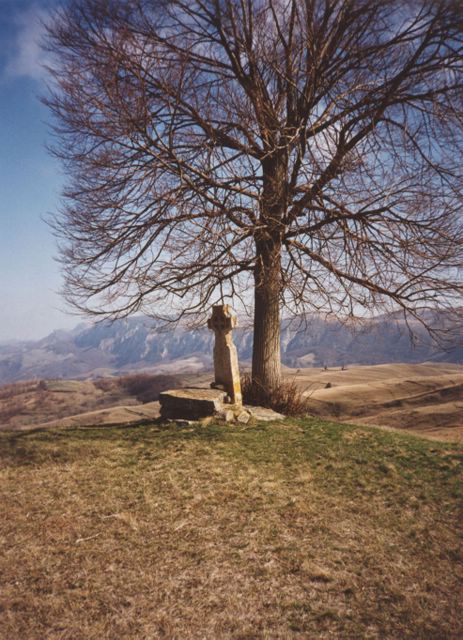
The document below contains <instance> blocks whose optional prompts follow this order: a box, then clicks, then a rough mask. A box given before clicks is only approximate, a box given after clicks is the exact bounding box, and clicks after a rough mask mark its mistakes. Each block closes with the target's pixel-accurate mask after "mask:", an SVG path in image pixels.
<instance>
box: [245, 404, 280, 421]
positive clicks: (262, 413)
mask: <svg viewBox="0 0 463 640" xmlns="http://www.w3.org/2000/svg"><path fill="white" fill-rule="evenodd" d="M244 409H246V411H247V412H248V413H250V414H251V417H252V418H254V420H257V421H259V422H272V421H273V420H284V419H285V416H284V415H283V414H282V413H278V412H277V411H273V409H267V408H266V407H252V406H251V405H245V406H244Z"/></svg>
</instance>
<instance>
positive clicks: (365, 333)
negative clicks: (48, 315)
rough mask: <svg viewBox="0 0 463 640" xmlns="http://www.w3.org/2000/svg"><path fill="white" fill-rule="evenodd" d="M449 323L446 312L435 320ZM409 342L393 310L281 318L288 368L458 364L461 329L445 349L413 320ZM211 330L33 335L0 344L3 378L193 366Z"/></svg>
mask: <svg viewBox="0 0 463 640" xmlns="http://www.w3.org/2000/svg"><path fill="white" fill-rule="evenodd" d="M446 324H447V318H446V316H445V315H443V314H442V315H441V316H438V317H436V318H434V326H436V327H441V326H445V325H446ZM413 331H414V334H415V338H414V341H412V339H411V337H410V332H409V330H408V328H407V326H406V325H405V323H404V322H403V321H402V320H400V319H399V318H397V317H390V316H388V317H378V318H375V319H372V320H369V321H368V322H365V323H363V324H362V325H356V326H355V327H353V326H351V325H347V324H343V323H341V322H339V321H337V320H334V319H324V318H322V317H319V316H310V317H306V318H305V319H304V321H303V322H302V320H301V318H299V319H298V320H297V321H289V320H284V321H283V323H282V335H281V344H282V361H283V363H284V364H286V365H288V366H291V367H310V366H316V367H323V366H325V365H326V366H342V365H348V364H354V363H355V364H386V363H393V362H408V363H418V362H424V361H436V362H448V363H456V364H463V328H461V329H460V330H459V331H458V332H456V333H454V335H453V337H452V339H451V340H449V341H448V343H447V345H446V348H445V349H444V348H442V347H438V346H436V344H434V343H433V342H432V340H431V338H430V337H429V335H428V334H427V333H426V331H425V330H424V329H423V328H422V327H421V326H420V325H418V324H416V325H414V326H413ZM234 340H235V344H236V345H237V348H238V353H239V357H240V360H241V362H242V363H244V364H246V362H249V360H250V358H251V352H252V330H251V329H249V328H240V329H237V330H236V331H235V332H234ZM212 348H213V334H212V332H211V331H209V330H207V329H197V330H188V329H185V328H179V327H177V328H175V329H171V330H161V329H160V328H159V325H158V324H157V323H156V321H155V320H153V319H151V318H147V317H133V318H128V319H125V320H117V321H114V322H108V321H105V322H101V323H98V324H94V325H91V326H85V325H79V326H78V327H76V328H75V329H74V330H72V331H62V330H60V331H54V332H53V333H51V334H50V335H49V336H47V337H45V338H43V339H42V340H38V341H35V342H17V343H5V344H0V383H7V382H12V381H17V380H26V379H32V378H48V379H50V378H84V377H97V376H105V375H114V374H117V375H119V374H124V373H127V372H129V371H137V370H149V371H151V372H155V373H194V372H197V371H201V370H204V369H205V368H209V367H211V364H212Z"/></svg>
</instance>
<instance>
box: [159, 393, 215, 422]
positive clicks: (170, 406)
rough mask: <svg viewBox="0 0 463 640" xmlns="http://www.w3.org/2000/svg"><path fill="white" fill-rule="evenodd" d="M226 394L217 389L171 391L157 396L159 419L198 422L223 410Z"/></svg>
mask: <svg viewBox="0 0 463 640" xmlns="http://www.w3.org/2000/svg"><path fill="white" fill-rule="evenodd" d="M226 395H227V394H226V392H224V391H220V390H218V389H196V388H193V387H189V388H187V389H171V390H168V391H162V393H160V394H159V402H160V404H161V418H170V419H176V418H180V419H185V420H199V419H201V418H205V417H207V416H213V415H215V414H216V413H218V412H219V411H223V409H224V400H225V397H226Z"/></svg>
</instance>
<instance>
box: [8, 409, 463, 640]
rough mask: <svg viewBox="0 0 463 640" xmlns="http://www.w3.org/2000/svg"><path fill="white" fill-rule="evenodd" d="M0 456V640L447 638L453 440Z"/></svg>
mask: <svg viewBox="0 0 463 640" xmlns="http://www.w3.org/2000/svg"><path fill="white" fill-rule="evenodd" d="M0 452H1V472H0V508H1V512H2V514H7V517H2V519H1V521H0V541H1V545H2V553H1V554H0V607H1V615H0V637H1V638H2V640H3V639H5V640H16V639H18V640H19V639H21V640H22V639H26V638H27V640H35V639H37V640H39V639H40V640H43V639H44V638H47V639H49V640H58V639H59V640H71V639H72V640H91V639H95V640H96V639H98V640H104V639H111V640H112V639H115V638H130V639H157V638H169V639H179V640H180V639H182V640H183V639H198V640H199V639H200V638H201V639H211V640H216V639H218V638H220V639H233V640H244V639H251V638H252V639H282V640H283V639H284V640H286V639H288V638H317V639H318V638H340V639H343V640H344V639H349V638H351V639H358V638H370V639H373V638H388V639H389V638H391V639H392V638H394V639H396V638H397V639H398V638H401V639H402V638H409V639H417V638H419V639H425V638H434V639H435V640H442V639H443V638H445V639H447V640H450V639H457V638H461V637H462V634H463V626H462V621H461V617H460V616H461V596H462V589H461V587H462V582H461V580H462V571H461V544H460V543H461V538H460V537H459V534H460V532H461V529H460V528H459V524H458V507H459V500H460V499H461V462H462V457H463V450H462V449H461V447H458V446H457V445H449V444H448V443H447V444H445V445H444V444H439V443H431V442H428V441H424V440H421V439H419V438H414V437H410V436H406V435H405V436H402V435H398V434H395V433H391V432H384V431H377V430H373V429H370V428H367V427H365V428H364V427H354V426H342V425H335V424H331V423H324V422H321V421H316V420H299V421H292V422H289V423H287V424H283V425H282V424H279V425H266V426H257V427H254V428H247V429H245V428H233V429H231V428H230V427H225V426H216V425H209V426H208V427H202V428H199V427H198V428H188V429H183V430H181V429H178V428H175V427H172V426H171V427H163V426H162V425H158V426H149V427H139V428H136V429H127V428H119V429H116V428H112V429H103V428H102V429H93V430H71V431H59V430H53V431H47V432H30V433H17V434H11V433H10V434H6V433H4V434H0Z"/></svg>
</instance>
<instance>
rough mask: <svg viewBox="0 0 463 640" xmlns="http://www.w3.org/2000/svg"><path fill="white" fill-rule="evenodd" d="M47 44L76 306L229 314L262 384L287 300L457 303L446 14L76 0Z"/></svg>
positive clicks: (460, 24)
mask: <svg viewBox="0 0 463 640" xmlns="http://www.w3.org/2000/svg"><path fill="white" fill-rule="evenodd" d="M47 47H48V49H49V51H50V52H51V54H52V56H53V58H52V60H53V63H52V65H51V69H50V71H51V74H52V78H53V81H52V83H51V90H50V94H49V95H48V96H47V97H46V98H45V102H46V103H47V104H48V105H49V106H50V108H51V109H52V111H53V113H54V115H55V134H56V136H57V140H56V144H55V146H54V152H55V153H56V155H57V156H58V157H60V158H61V159H62V161H63V163H64V167H65V169H66V171H67V175H68V183H67V187H66V190H65V193H64V199H63V206H62V209H61V211H60V212H59V213H58V214H57V215H56V216H55V218H54V223H53V224H54V227H55V229H56V232H57V234H58V236H59V237H60V239H61V260H62V263H63V267H64V273H65V293H66V296H67V298H68V299H69V300H70V301H71V302H72V303H73V304H74V305H76V306H77V307H78V308H79V309H82V310H86V311H89V312H92V313H96V314H110V315H116V316H117V315H119V316H120V315H125V314H129V313H132V312H135V311H141V310H145V311H146V310H148V311H149V312H150V313H151V314H153V315H159V316H165V315H167V314H168V313H171V310H172V309H173V308H174V306H175V303H176V302H177V305H176V306H177V309H180V310H181V312H182V313H187V314H188V313H193V312H198V311H201V310H204V309H207V308H208V306H209V305H210V304H213V303H218V302H220V301H221V300H222V299H223V298H224V297H228V296H230V297H231V298H232V300H234V301H235V303H236V301H239V300H242V303H243V304H244V305H245V306H249V305H253V308H254V314H255V316H254V323H255V324H254V330H255V335H254V356H253V375H254V377H255V379H256V380H258V381H259V382H260V383H261V384H263V385H266V386H268V387H272V386H276V385H277V384H278V381H279V375H280V373H279V318H280V315H279V314H280V309H281V308H282V306H286V307H287V308H288V309H289V310H290V311H291V312H292V313H298V312H299V311H303V310H307V309H315V310H319V311H324V312H335V313H338V314H339V313H341V314H345V315H356V314H361V313H363V312H364V310H372V309H381V308H394V309H402V310H403V311H404V313H406V314H412V315H415V316H417V317H419V316H420V315H421V314H422V312H423V311H425V310H427V309H430V308H438V307H442V306H449V307H455V306H456V305H461V301H462V294H463V283H462V277H461V276H462V274H461V269H462V265H463V216H462V213H461V211H462V209H461V207H462V175H461V165H462V163H461V158H462V154H461V152H462V142H463V137H462V131H463V128H462V123H463V104H462V97H463V95H462V87H463V83H462V70H463V62H462V61H463V56H462V53H463V16H462V11H461V7H460V3H459V2H458V1H457V0H454V1H451V0H409V1H404V0H400V1H399V0H70V2H69V3H68V4H67V5H66V6H65V7H63V8H62V9H60V10H59V11H58V13H57V14H56V16H55V17H54V19H53V21H52V22H51V23H50V25H49V33H48V41H47ZM249 292H251V293H252V292H253V297H252V296H250V295H249Z"/></svg>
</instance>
